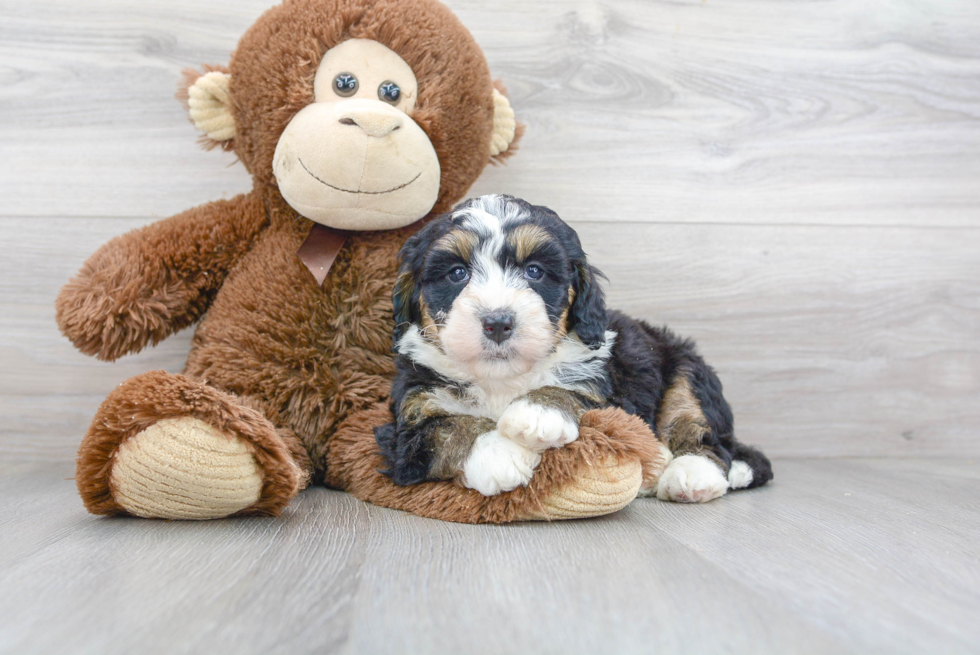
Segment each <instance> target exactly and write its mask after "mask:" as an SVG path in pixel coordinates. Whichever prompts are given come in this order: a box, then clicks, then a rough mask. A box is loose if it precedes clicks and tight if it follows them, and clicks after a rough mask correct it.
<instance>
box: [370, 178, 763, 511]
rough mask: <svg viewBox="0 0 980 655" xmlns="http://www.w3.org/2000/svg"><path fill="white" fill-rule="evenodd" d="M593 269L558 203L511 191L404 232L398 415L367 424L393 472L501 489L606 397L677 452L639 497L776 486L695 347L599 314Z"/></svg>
mask: <svg viewBox="0 0 980 655" xmlns="http://www.w3.org/2000/svg"><path fill="white" fill-rule="evenodd" d="M601 275H602V274H601V273H600V272H599V271H598V270H596V269H595V268H594V267H592V266H590V265H589V263H588V262H587V261H586V257H585V253H584V252H583V251H582V246H581V244H580V243H579V239H578V235H576V233H575V231H574V230H572V228H570V227H569V226H568V225H566V224H565V223H564V221H562V220H561V219H560V218H559V217H558V215H557V214H555V212H553V211H551V210H550V209H547V208H546V207H539V206H535V205H531V204H529V203H527V202H525V201H523V200H520V199H518V198H513V197H510V196H497V195H490V196H483V197H481V198H476V199H473V200H469V201H467V202H464V203H463V204H461V205H459V206H458V207H456V208H455V209H454V210H453V211H452V212H451V213H449V214H446V215H444V216H442V217H440V218H438V219H436V220H434V221H433V222H431V223H429V224H428V225H427V226H426V227H424V228H423V229H422V230H420V231H419V232H418V233H416V234H415V235H414V236H412V237H411V238H410V239H409V240H408V241H407V242H406V244H405V246H404V247H403V249H402V251H401V268H400V270H399V277H398V281H397V282H396V286H395V290H394V309H395V323H396V328H395V350H396V352H397V353H398V355H397V359H396V365H397V370H398V373H397V377H396V379H395V383H394V388H393V389H392V396H391V398H392V400H391V407H392V413H393V414H394V415H395V419H396V420H395V423H392V424H388V425H385V426H383V427H381V428H378V429H377V430H376V436H377V440H378V444H379V446H380V447H381V451H382V453H383V454H384V456H385V457H386V459H387V460H388V462H389V465H390V470H389V471H387V473H388V475H390V476H391V477H392V479H393V480H394V481H395V482H396V483H397V484H401V485H408V484H414V483H417V482H421V481H423V480H451V479H455V480H457V481H459V482H460V483H462V484H463V485H465V486H466V487H469V488H471V489H476V490H477V491H479V492H480V493H482V494H484V495H488V496H489V495H493V494H498V493H500V492H503V491H510V490H511V489H514V488H516V487H517V486H519V485H524V484H527V483H528V481H529V480H530V479H531V476H532V474H533V472H534V467H535V466H537V464H538V462H539V461H540V460H541V455H540V453H541V452H542V451H544V450H545V449H547V448H557V447H561V446H563V445H565V444H568V443H570V442H572V441H574V440H575V439H576V438H577V437H578V424H579V419H580V417H581V416H582V414H583V413H584V412H585V411H587V410H589V409H592V408H597V407H605V406H610V405H612V406H616V407H622V408H623V409H624V410H626V411H627V412H630V413H632V414H636V415H638V416H640V417H642V418H643V419H645V420H646V422H647V423H648V424H649V425H650V427H651V428H652V429H653V430H654V432H655V434H656V435H657V436H658V437H659V438H660V440H661V441H663V442H664V443H665V444H666V445H667V447H668V448H670V450H671V452H672V453H673V459H672V460H671V462H670V464H669V465H668V467H667V469H666V470H665V471H664V473H663V475H662V476H661V478H660V481H659V483H658V485H657V488H656V489H644V490H642V491H641V493H643V494H645V495H653V494H656V496H657V497H658V498H660V499H662V500H672V501H681V502H706V501H709V500H712V499H714V498H717V497H719V496H722V495H724V494H725V493H726V492H727V491H728V490H729V489H743V488H749V487H757V486H759V485H762V484H765V483H766V482H768V481H769V480H770V479H772V469H771V467H770V464H769V460H768V459H766V457H765V456H764V455H763V454H762V453H761V452H759V451H758V450H756V449H755V448H751V447H749V446H746V445H744V444H742V443H740V442H738V441H737V440H736V439H735V435H734V432H733V428H732V412H731V409H730V408H729V406H728V403H727V402H725V398H724V397H723V396H722V392H721V382H720V381H719V380H718V377H717V376H716V375H715V372H714V371H713V370H712V369H711V367H710V366H708V365H707V364H705V362H704V360H702V359H701V357H700V356H699V355H698V354H697V351H696V350H695V347H694V344H693V343H692V342H691V341H689V340H685V339H681V338H679V337H677V336H675V335H674V334H673V333H672V332H671V331H670V330H668V329H666V328H655V327H651V326H650V325H648V324H646V323H645V322H643V321H639V320H636V319H632V318H629V317H628V316H624V315H623V314H621V313H619V312H616V311H610V312H608V313H607V312H606V308H605V305H604V302H603V292H602V289H601V288H600V286H599V282H598V278H600V277H601Z"/></svg>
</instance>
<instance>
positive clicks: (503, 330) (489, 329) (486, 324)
mask: <svg viewBox="0 0 980 655" xmlns="http://www.w3.org/2000/svg"><path fill="white" fill-rule="evenodd" d="M513 333H514V315H513V314H511V313H510V312H501V311H496V312H490V313H489V314H487V315H486V316H484V317H483V334H484V336H486V338H487V339H490V340H491V341H496V342H497V343H503V342H504V341H507V339H510V335H511V334H513Z"/></svg>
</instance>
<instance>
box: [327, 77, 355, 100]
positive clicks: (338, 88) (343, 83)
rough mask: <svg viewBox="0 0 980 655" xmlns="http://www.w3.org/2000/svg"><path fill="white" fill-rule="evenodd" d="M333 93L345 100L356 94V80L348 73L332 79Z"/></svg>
mask: <svg viewBox="0 0 980 655" xmlns="http://www.w3.org/2000/svg"><path fill="white" fill-rule="evenodd" d="M333 90H334V93H336V94H337V95H339V96H340V97H342V98H347V97H350V96H352V95H354V94H355V93H357V78H356V77H354V76H353V75H351V74H350V73H341V74H339V75H338V76H337V77H335V78H333Z"/></svg>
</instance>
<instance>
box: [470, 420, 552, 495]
mask: <svg viewBox="0 0 980 655" xmlns="http://www.w3.org/2000/svg"><path fill="white" fill-rule="evenodd" d="M540 462H541V455H539V454H537V453H535V452H532V451H530V450H528V449H527V448H524V447H523V446H521V445H519V444H517V443H515V442H513V441H511V440H510V439H505V438H503V437H502V436H500V435H499V434H497V431H496V430H494V431H491V432H485V433H483V434H481V435H480V436H479V437H477V438H476V441H475V442H473V448H472V449H470V454H469V455H468V456H467V458H466V462H465V463H464V464H463V485H464V486H466V487H469V488H470V489H475V490H477V491H479V492H480V493H481V494H483V495H484V496H496V495H497V494H499V493H502V492H504V491H511V490H512V489H516V488H517V487H519V486H522V485H527V483H528V482H529V481H530V480H531V476H532V475H533V474H534V467H536V466H537V465H538V464H539V463H540Z"/></svg>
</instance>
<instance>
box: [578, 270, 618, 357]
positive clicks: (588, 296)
mask: <svg viewBox="0 0 980 655" xmlns="http://www.w3.org/2000/svg"><path fill="white" fill-rule="evenodd" d="M602 278H605V275H603V274H602V272H601V271H600V270H599V269H597V268H596V267H595V266H592V265H590V264H588V263H586V261H585V260H580V261H578V262H576V263H575V281H574V283H573V288H574V290H575V299H574V300H573V301H572V307H571V309H570V310H569V312H568V316H569V319H570V320H569V325H568V329H569V330H572V329H574V330H575V333H576V334H578V338H579V339H581V341H582V343H584V344H585V345H586V346H588V347H589V348H590V349H592V350H595V349H597V348H599V347H600V346H602V344H604V343H605V342H606V327H607V326H608V325H609V321H608V319H607V318H606V299H605V294H604V293H603V291H602V287H601V286H600V285H599V280H600V279H602Z"/></svg>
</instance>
